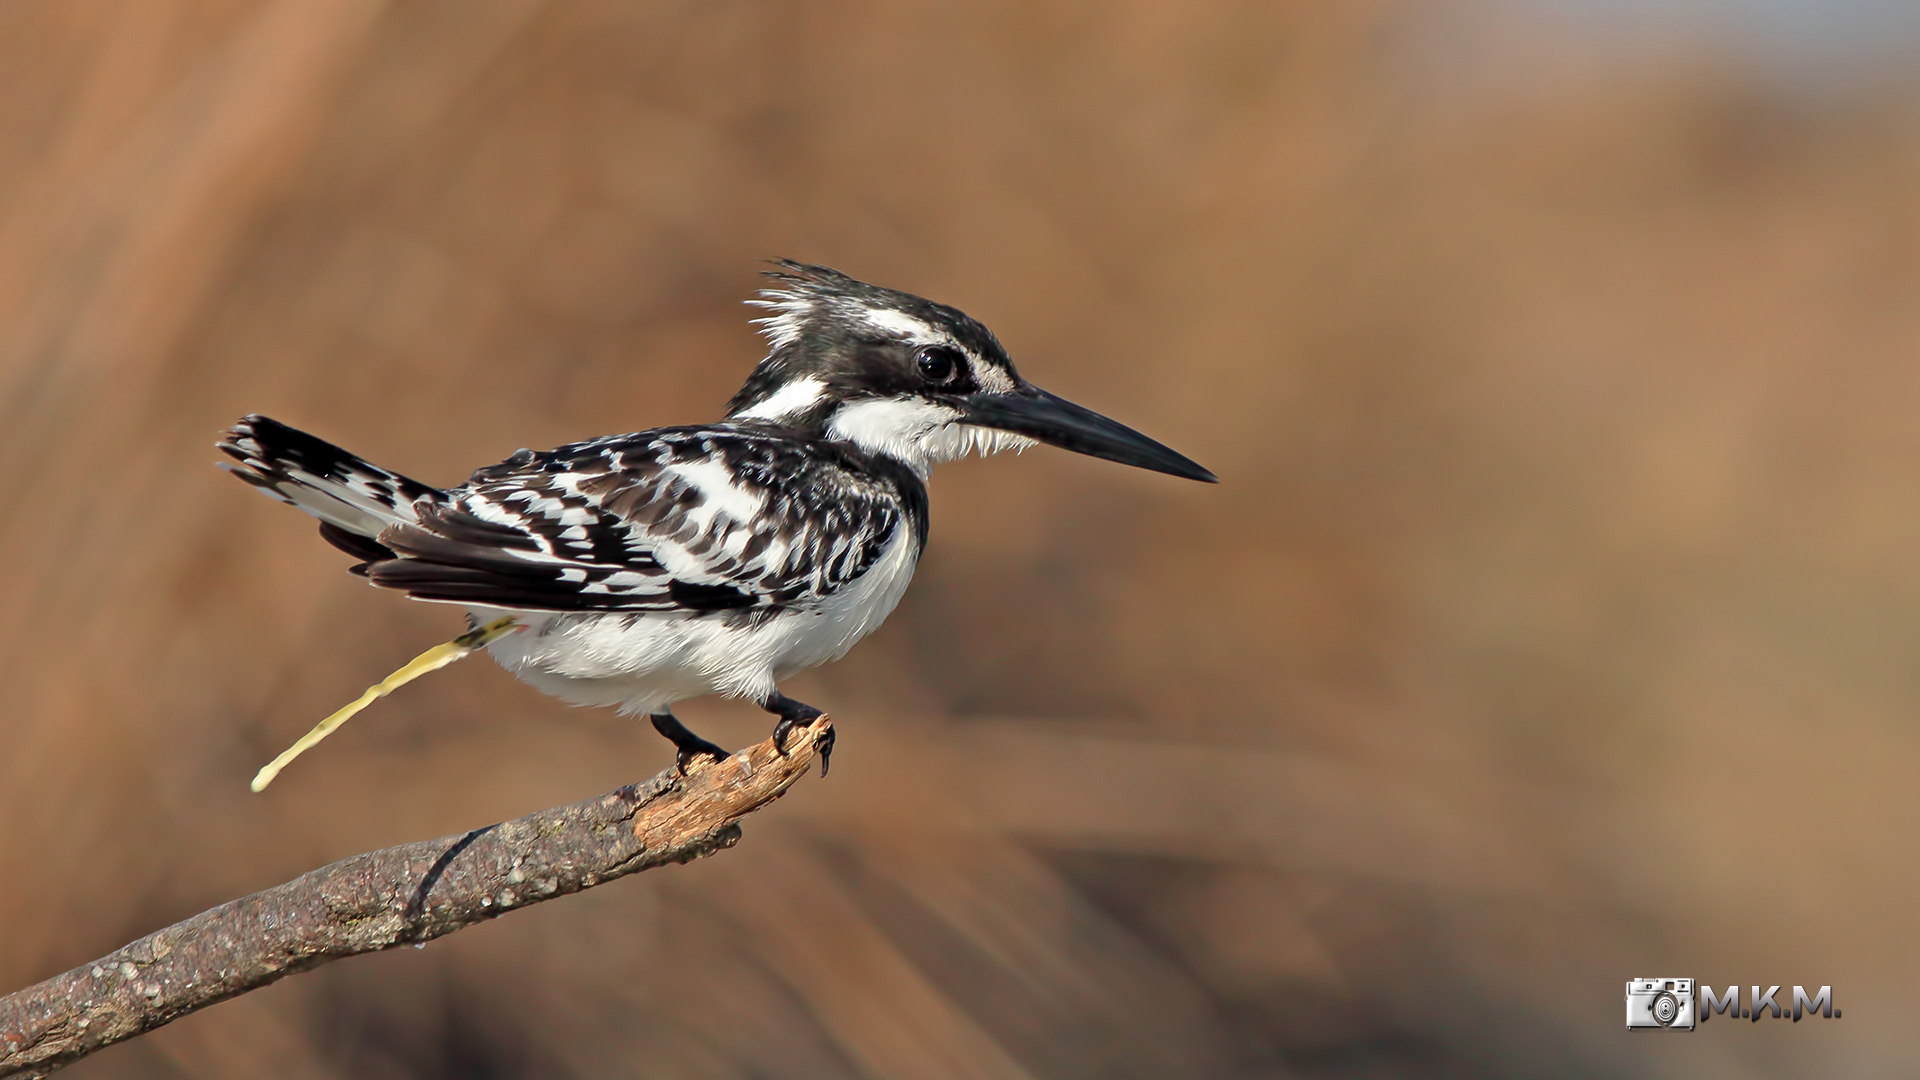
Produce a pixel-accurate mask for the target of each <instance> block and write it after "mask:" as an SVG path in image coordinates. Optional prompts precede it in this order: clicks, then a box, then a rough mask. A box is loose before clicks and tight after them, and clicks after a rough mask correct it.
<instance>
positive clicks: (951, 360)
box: [914, 345, 960, 383]
mask: <svg viewBox="0 0 1920 1080" xmlns="http://www.w3.org/2000/svg"><path fill="white" fill-rule="evenodd" d="M914 363H916V364H917V365H919V368H920V377H921V378H923V379H925V380H927V381H928V382H932V383H945V382H952V381H953V377H954V375H955V374H957V373H958V372H959V371H960V354H959V353H957V352H955V351H954V350H953V349H950V348H948V347H946V346H945V345H929V346H927V347H926V348H924V349H921V350H920V355H919V356H917V357H915V358H914Z"/></svg>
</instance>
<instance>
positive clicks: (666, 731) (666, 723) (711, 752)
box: [649, 713, 733, 776]
mask: <svg viewBox="0 0 1920 1080" xmlns="http://www.w3.org/2000/svg"><path fill="white" fill-rule="evenodd" d="M649 719H651V720H652V721H653V730H655V731H657V732H659V733H660V734H662V735H665V736H666V737H667V738H668V740H670V741H671V742H672V743H673V748H674V755H673V767H674V768H675V769H676V770H678V771H679V773H680V775H681V776H685V775H687V766H688V765H691V764H693V761H694V759H695V758H698V757H700V756H702V755H705V756H707V757H710V758H712V759H713V760H714V762H715V763H716V764H717V763H719V762H722V761H725V760H727V759H728V758H729V757H732V756H733V755H732V754H730V753H728V752H727V751H725V750H722V749H721V748H720V747H718V746H715V745H714V744H712V743H710V742H708V741H707V740H705V739H703V738H701V737H700V736H698V735H695V734H694V733H693V732H691V731H688V730H687V726H686V725H685V724H682V723H681V722H680V719H679V718H678V717H676V716H674V715H673V714H672V713H654V714H653V715H652V716H651V717H649Z"/></svg>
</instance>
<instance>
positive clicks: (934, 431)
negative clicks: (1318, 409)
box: [827, 398, 1034, 476]
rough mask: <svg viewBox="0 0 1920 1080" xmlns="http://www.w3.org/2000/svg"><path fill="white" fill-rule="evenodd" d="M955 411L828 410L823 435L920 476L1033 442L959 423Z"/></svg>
mask: <svg viewBox="0 0 1920 1080" xmlns="http://www.w3.org/2000/svg"><path fill="white" fill-rule="evenodd" d="M959 419H960V412H959V410H958V409H954V408H951V407H949V406H946V405H936V404H934V403H933V402H931V401H922V400H919V399H917V398H870V399H868V400H866V401H855V402H851V403H849V404H846V405H842V406H840V407H839V408H838V409H836V410H834V413H833V418H832V419H831V420H829V421H828V422H827V436H828V437H829V438H833V439H841V440H844V441H846V442H850V443H852V444H853V445H855V446H857V447H859V448H860V449H862V450H865V451H866V452H867V453H869V454H879V455H882V456H884V457H890V458H893V459H894V460H896V461H901V462H905V463H906V464H907V465H909V466H911V467H912V468H913V469H914V471H916V472H918V473H920V474H921V475H923V476H924V475H925V474H926V472H927V470H928V469H930V468H932V467H933V466H934V465H937V464H939V463H941V462H943V461H953V460H955V459H956V458H963V457H965V456H967V454H969V453H978V454H979V455H980V456H981V457H986V456H987V455H989V454H997V453H999V452H1000V451H1002V450H1025V449H1026V448H1027V447H1029V446H1032V445H1034V440H1032V439H1029V438H1027V437H1026V436H1024V435H1015V434H1013V433H1012V432H1010V431H999V430H997V429H994V428H984V427H977V426H975V425H973V424H962V423H959V422H958V421H959Z"/></svg>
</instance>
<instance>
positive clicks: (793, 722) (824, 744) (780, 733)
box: [760, 690, 834, 776]
mask: <svg viewBox="0 0 1920 1080" xmlns="http://www.w3.org/2000/svg"><path fill="white" fill-rule="evenodd" d="M760 707H761V708H763V709H765V710H767V711H768V712H770V713H772V714H773V715H775V716H777V717H779V718H780V720H779V722H778V723H776V724H774V725H773V748H774V749H775V750H778V751H780V753H782V754H785V753H786V752H787V736H789V735H792V734H793V729H794V728H796V727H801V726H803V725H806V724H811V723H813V722H814V721H815V720H818V719H820V718H821V717H822V716H825V715H826V714H825V713H823V712H821V711H820V710H819V709H816V708H814V707H813V706H811V705H809V704H807V703H806V702H804V701H795V700H793V699H792V698H790V697H788V696H787V695H785V694H783V693H781V692H780V691H778V690H775V691H774V692H773V696H771V697H769V698H767V700H765V701H763V702H761V703H760ZM833 740H834V731H833V729H832V728H828V729H827V737H826V738H824V739H822V740H820V775H821V776H825V775H827V762H828V761H829V760H830V759H832V757H833Z"/></svg>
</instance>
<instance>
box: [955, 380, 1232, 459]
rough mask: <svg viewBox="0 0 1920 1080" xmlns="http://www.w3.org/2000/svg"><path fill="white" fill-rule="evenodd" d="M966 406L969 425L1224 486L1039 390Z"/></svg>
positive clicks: (976, 398)
mask: <svg viewBox="0 0 1920 1080" xmlns="http://www.w3.org/2000/svg"><path fill="white" fill-rule="evenodd" d="M961 407H962V408H963V409H964V410H965V411H966V416H965V418H964V422H965V423H969V424H978V425H979V426H981V427H990V428H998V429H1000V430H1001V431H1011V432H1013V433H1014V434H1016V435H1025V436H1027V437H1029V438H1034V439H1039V440H1040V441H1041V442H1043V443H1048V444H1050V445H1052V446H1058V447H1060V448H1061V449H1063V450H1071V451H1073V452H1074V453H1076V454H1086V455H1088V456H1089V457H1097V458H1105V459H1106V460H1108V461H1117V462H1119V463H1120V464H1122V465H1132V466H1135V467H1136V468H1141V469H1151V470H1153V471H1154V472H1161V473H1166V474H1168V475H1169V476H1182V477H1185V478H1186V479H1188V480H1204V481H1206V482H1207V483H1209V484H1217V483H1219V482H1220V481H1219V478H1218V477H1216V476H1214V475H1213V474H1212V473H1210V472H1208V471H1207V470H1206V469H1203V468H1201V467H1200V465H1199V464H1198V463H1197V462H1195V461H1194V460H1193V459H1191V458H1189V457H1187V456H1186V455H1185V454H1182V453H1180V452H1179V451H1177V450H1174V449H1172V448H1171V447H1168V446H1164V445H1162V444H1160V443H1157V442H1155V441H1154V440H1152V439H1149V438H1147V437H1146V436H1145V435H1142V434H1140V433H1139V432H1137V431H1135V430H1133V429H1132V428H1130V427H1128V426H1127V425H1125V424H1122V423H1118V422H1117V421H1113V420H1109V419H1107V418H1106V417H1104V416H1101V415H1100V414H1099V413H1097V412H1094V411H1093V410H1092V409H1083V408H1081V407H1080V406H1078V405H1075V404H1074V403H1073V402H1071V401H1068V400H1067V399H1065V398H1062V397H1056V396H1055V395H1053V394H1049V393H1047V392H1046V391H1045V390H1042V389H1040V388H1039V387H1037V386H1033V385H1030V384H1024V383H1023V384H1022V385H1021V386H1020V388H1019V389H1017V390H1015V391H1013V392H1012V393H1010V394H969V395H968V396H966V397H965V398H962V399H961Z"/></svg>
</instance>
